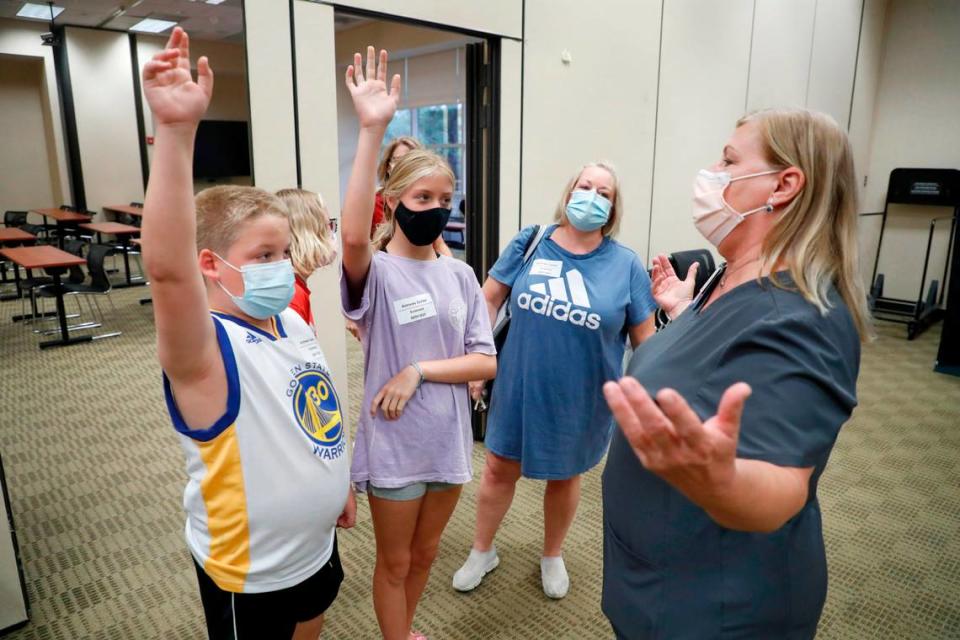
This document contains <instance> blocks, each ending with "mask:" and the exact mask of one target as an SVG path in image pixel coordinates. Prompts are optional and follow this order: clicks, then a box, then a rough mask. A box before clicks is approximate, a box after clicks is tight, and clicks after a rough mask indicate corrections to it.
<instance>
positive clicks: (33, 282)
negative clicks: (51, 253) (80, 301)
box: [20, 238, 87, 315]
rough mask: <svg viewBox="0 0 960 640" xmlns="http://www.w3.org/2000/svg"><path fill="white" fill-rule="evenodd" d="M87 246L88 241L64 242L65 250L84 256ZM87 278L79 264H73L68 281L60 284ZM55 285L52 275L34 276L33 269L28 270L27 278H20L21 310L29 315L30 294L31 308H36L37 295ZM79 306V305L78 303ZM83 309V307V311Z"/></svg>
mask: <svg viewBox="0 0 960 640" xmlns="http://www.w3.org/2000/svg"><path fill="white" fill-rule="evenodd" d="M85 246H86V243H84V242H82V241H80V240H76V239H72V238H71V239H69V240H66V241H65V242H64V244H63V250H64V251H66V252H67V253H72V254H73V255H75V256H79V257H81V258H82V257H83V249H84V247H85ZM86 279H87V276H86V274H85V273H84V272H83V269H81V268H80V267H79V266H73V267H70V268H69V271H68V274H67V280H66V282H61V284H60V286H61V287H63V286H66V285H67V284H81V283H83V281H84V280H86ZM45 287H47V288H49V287H53V278H52V277H50V276H34V275H33V274H32V273H31V271H27V275H26V277H25V278H21V280H20V290H21V291H22V292H23V296H22V297H21V299H20V311H21V313H22V314H23V315H27V311H26V306H27V297H28V296H29V298H30V302H31V308H36V304H37V295H43V290H45V289H44V288H45ZM78 306H79V305H78ZM82 312H83V310H82V309H81V313H82Z"/></svg>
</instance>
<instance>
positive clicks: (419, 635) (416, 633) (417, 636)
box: [408, 631, 428, 640]
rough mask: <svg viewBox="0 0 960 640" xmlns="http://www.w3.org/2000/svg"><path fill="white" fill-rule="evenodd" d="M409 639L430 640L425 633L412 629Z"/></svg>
mask: <svg viewBox="0 0 960 640" xmlns="http://www.w3.org/2000/svg"><path fill="white" fill-rule="evenodd" d="M408 640H428V639H427V636H425V635H423V634H422V633H420V632H419V631H411V632H410V636H409V639H408Z"/></svg>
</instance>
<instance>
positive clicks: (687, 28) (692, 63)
mask: <svg viewBox="0 0 960 640" xmlns="http://www.w3.org/2000/svg"><path fill="white" fill-rule="evenodd" d="M860 7H861V2H860V0H757V2H756V3H754V2H752V1H751V0H732V1H730V2H723V3H714V2H707V1H706V0H672V1H671V2H668V3H666V4H665V9H664V18H663V35H662V43H661V44H662V48H661V51H662V53H661V60H660V68H661V76H660V94H659V116H658V122H657V147H656V160H655V161H656V168H655V173H654V183H653V189H654V195H653V214H652V217H653V221H652V229H651V239H650V255H655V254H657V253H662V252H671V251H677V250H683V249H692V248H696V247H707V246H708V244H707V243H706V241H705V240H703V238H702V237H701V236H700V235H699V234H698V233H697V231H696V229H695V228H694V226H693V223H692V221H691V219H690V195H691V185H692V182H693V177H694V175H695V174H696V172H697V170H698V169H701V168H703V167H706V166H709V165H711V164H713V163H714V162H715V161H716V160H717V158H718V157H719V155H720V151H721V149H722V147H723V145H724V143H725V141H726V139H727V138H728V136H729V135H730V133H731V132H732V130H733V127H734V124H735V122H736V120H737V118H739V117H740V116H741V115H742V114H743V113H744V112H747V111H752V110H755V109H762V108H766V107H780V106H785V107H809V108H813V109H818V110H821V111H825V112H827V113H829V114H830V115H831V116H833V117H834V118H835V119H836V120H837V121H838V122H839V123H840V124H841V126H846V124H847V120H848V118H849V112H850V104H851V96H852V93H853V83H854V71H855V68H856V60H857V41H858V34H859V29H860Z"/></svg>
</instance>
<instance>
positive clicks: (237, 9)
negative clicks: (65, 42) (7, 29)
mask: <svg viewBox="0 0 960 640" xmlns="http://www.w3.org/2000/svg"><path fill="white" fill-rule="evenodd" d="M24 3H25V0H0V18H11V19H14V20H23V18H17V11H19V10H20V8H21V7H22V6H23V5H24ZM33 3H34V4H46V2H45V1H44V0H33ZM54 4H55V6H58V7H64V11H63V13H61V14H60V15H58V16H57V19H56V23H57V24H58V25H73V26H78V27H100V28H103V29H116V30H120V31H126V30H127V29H129V28H130V27H132V26H133V25H135V24H136V23H137V22H139V21H140V20H142V19H143V18H160V19H164V20H172V21H175V22H177V23H178V24H179V25H180V26H181V27H183V28H184V29H186V31H187V32H188V33H189V34H190V37H191V38H194V39H197V40H226V41H228V42H243V10H242V7H241V0H226V2H224V3H223V4H219V5H212V4H207V3H205V2H204V1H203V0H196V1H191V0H139V1H137V0H56V1H55V2H54ZM30 22H36V21H34V20H31V21H30ZM166 33H169V32H164V34H161V35H165V34H166Z"/></svg>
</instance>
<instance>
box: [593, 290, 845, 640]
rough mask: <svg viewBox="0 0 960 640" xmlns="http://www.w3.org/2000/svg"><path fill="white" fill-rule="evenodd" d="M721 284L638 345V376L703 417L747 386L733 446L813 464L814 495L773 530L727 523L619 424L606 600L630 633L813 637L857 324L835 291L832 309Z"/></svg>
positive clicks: (606, 492)
mask: <svg viewBox="0 0 960 640" xmlns="http://www.w3.org/2000/svg"><path fill="white" fill-rule="evenodd" d="M777 276H778V279H779V281H780V282H781V283H782V284H784V285H786V286H788V287H790V286H791V285H792V280H791V279H790V277H789V274H788V273H786V272H781V273H779V274H777ZM718 281H719V277H717V274H715V276H714V277H713V278H712V279H711V282H709V283H708V284H707V285H706V286H705V287H704V292H703V294H702V296H701V298H699V299H698V300H696V301H695V302H694V304H692V305H691V306H690V307H689V308H688V309H687V310H686V311H685V312H684V313H682V314H681V315H680V316H679V317H678V318H677V319H676V320H675V321H674V322H672V323H671V324H669V325H668V326H667V327H665V328H664V329H663V330H662V331H660V332H659V333H658V334H656V335H655V336H653V337H651V338H650V339H648V340H647V341H646V342H644V343H643V344H642V345H640V347H639V348H637V350H636V352H635V353H634V355H633V357H632V358H631V361H630V364H629V367H628V373H629V375H632V376H633V377H635V378H636V379H637V380H639V381H640V383H641V384H642V385H643V386H644V387H645V388H646V389H647V390H648V391H649V392H650V394H651V395H653V394H656V393H657V392H658V391H659V390H660V389H662V388H664V387H670V388H672V389H675V390H677V391H678V392H679V393H680V395H682V396H683V397H684V398H685V399H686V400H687V402H688V403H689V404H690V405H691V407H692V408H693V410H694V411H695V412H696V413H697V414H698V415H699V416H700V418H701V419H707V418H709V417H712V416H713V415H715V414H716V410H717V406H718V404H719V402H720V397H721V395H722V394H723V392H724V391H725V390H726V389H727V388H728V387H729V386H730V385H732V384H734V383H735V382H739V381H743V382H747V383H749V384H750V385H751V387H752V388H753V394H752V395H751V396H750V398H749V399H748V400H747V402H746V405H745V407H744V412H743V418H742V420H741V427H740V438H739V443H738V446H737V456H738V457H740V458H749V459H755V460H763V461H766V462H770V463H773V464H776V465H780V466H790V467H813V469H814V471H813V474H812V476H811V478H810V486H809V493H808V497H807V502H806V504H805V505H804V507H803V508H802V509H801V510H800V512H799V513H798V514H797V515H795V516H794V517H793V518H792V519H791V520H790V521H788V522H787V523H786V524H785V525H784V526H783V527H781V528H780V529H779V530H777V531H775V532H773V533H769V534H766V533H746V532H741V531H734V530H730V529H726V528H724V527H722V526H720V525H718V524H716V523H715V522H714V521H713V520H712V519H711V518H710V517H709V516H708V515H707V513H706V512H705V511H703V510H702V509H701V508H700V507H698V506H696V505H695V504H693V503H692V502H690V501H689V500H687V498H685V497H684V496H683V495H681V494H680V493H679V492H678V491H676V490H675V489H673V488H672V487H671V486H670V485H668V484H667V483H666V482H664V481H663V480H661V479H660V478H659V477H657V476H655V475H654V474H652V473H650V472H648V471H647V470H646V469H644V468H643V466H642V465H641V464H640V461H639V460H638V459H637V457H636V455H635V453H634V452H633V450H632V449H631V448H630V445H629V443H628V442H627V441H626V439H625V438H624V436H623V433H622V432H621V431H620V430H619V429H617V430H616V432H615V434H614V437H613V441H612V443H611V445H610V452H609V455H608V458H607V464H606V468H605V469H604V473H603V513H604V558H603V559H604V563H603V568H604V575H603V601H602V607H603V611H604V613H605V614H606V615H607V617H608V618H609V619H610V621H611V623H612V625H613V627H614V631H615V632H616V633H617V636H618V637H620V638H669V639H671V640H673V639H678V640H679V639H683V638H691V639H698V640H699V639H702V638H812V637H813V636H814V635H815V633H816V626H817V620H818V619H819V617H820V612H821V610H822V608H823V602H824V599H825V598H826V587H827V567H826V557H825V554H824V547H823V533H822V529H821V521H820V507H819V504H818V502H817V495H816V490H817V481H818V480H819V478H820V475H821V473H822V472H823V469H824V467H825V466H826V464H827V459H828V458H829V456H830V451H831V450H832V448H833V444H834V442H835V440H836V438H837V434H838V432H839V430H840V427H841V425H843V423H844V422H846V421H847V419H848V418H849V417H850V413H851V412H852V410H853V408H854V406H856V382H857V374H858V372H859V368H860V339H859V336H858V334H857V330H856V327H855V325H854V322H853V319H852V317H851V315H850V312H849V310H848V309H847V307H846V305H845V304H844V303H843V301H842V299H841V298H840V296H839V295H838V294H837V293H836V291H835V290H832V289H831V291H830V294H829V297H828V300H829V301H830V302H831V305H832V306H831V309H830V310H829V312H828V313H827V314H826V315H822V314H821V313H820V311H819V310H818V309H817V308H816V307H815V306H813V305H812V304H810V303H809V302H807V301H806V300H804V298H803V297H802V296H801V295H800V294H799V293H797V292H795V291H790V290H784V289H781V288H778V287H775V286H774V285H773V284H772V283H771V282H770V281H769V280H768V279H766V278H764V279H763V280H762V281H760V282H757V281H750V282H748V283H745V284H742V285H740V286H738V287H736V288H734V289H733V290H731V291H730V292H729V293H727V294H725V295H723V296H722V297H720V298H719V299H718V300H717V301H716V302H714V303H713V304H711V305H710V306H709V307H707V308H706V309H703V308H702V305H703V301H705V300H706V299H707V297H708V296H709V293H710V290H711V288H712V287H713V286H716V283H717V282H718Z"/></svg>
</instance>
